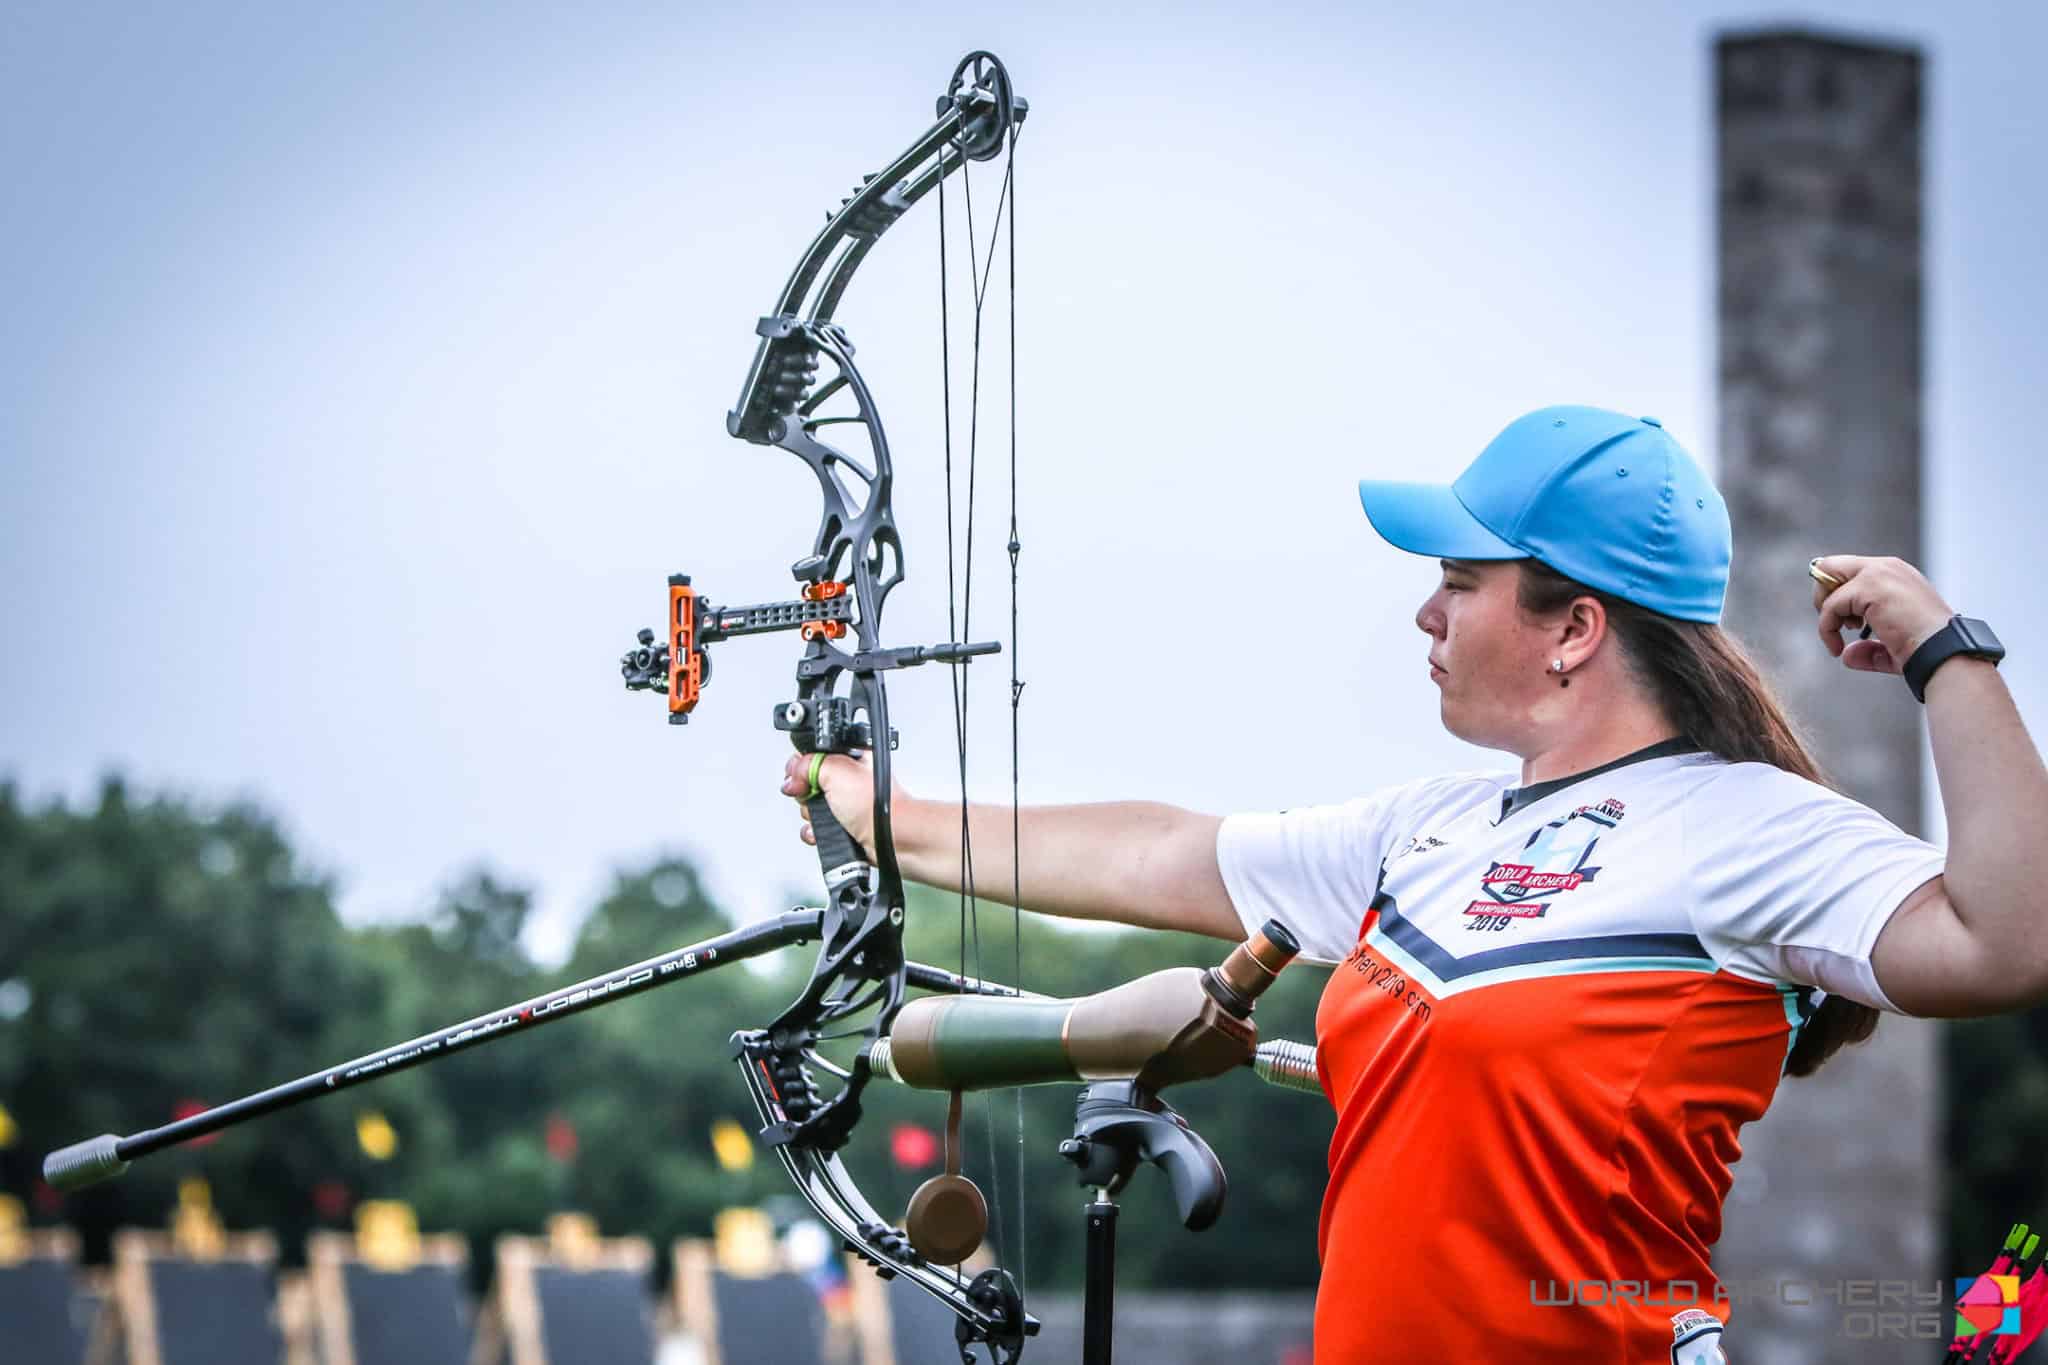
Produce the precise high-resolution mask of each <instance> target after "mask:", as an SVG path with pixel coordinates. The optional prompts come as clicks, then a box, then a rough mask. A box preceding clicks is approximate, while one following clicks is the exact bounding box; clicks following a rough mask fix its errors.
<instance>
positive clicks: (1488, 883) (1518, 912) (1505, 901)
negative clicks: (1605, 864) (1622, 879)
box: [1465, 798, 1621, 919]
mask: <svg viewBox="0 0 2048 1365" xmlns="http://www.w3.org/2000/svg"><path fill="white" fill-rule="evenodd" d="M1620 819H1621V803H1620V802H1619V801H1616V800H1613V799H1612V798H1609V799H1608V800H1606V801H1602V802H1600V803H1599V805H1597V806H1580V807H1579V808H1578V809H1577V810H1575V811H1573V812H1572V813H1571V814H1570V815H1567V816H1565V817H1564V818H1563V819H1561V820H1552V821H1551V822H1550V823H1549V824H1547V825H1545V826H1543V827H1542V828H1541V829H1539V830H1537V831H1536V832H1535V833H1533V834H1531V835H1530V836H1529V839H1528V842H1527V843H1525V844H1523V845H1522V855H1523V858H1524V859H1525V861H1521V862H1512V863H1507V862H1498V861H1496V862H1493V863H1490V864H1488V866H1487V869H1486V871H1485V873H1484V874H1483V875H1482V876H1481V877H1480V879H1479V889H1480V891H1481V893H1482V894H1483V895H1484V896H1485V897H1486V898H1487V899H1485V900H1476V901H1473V902H1472V903H1471V904H1469V905H1467V906H1466V907H1465V913H1466V914H1468V915H1487V916H1499V917H1507V918H1513V919H1540V918H1542V916H1543V914H1544V912H1545V911H1547V910H1549V909H1550V907H1551V905H1552V904H1553V903H1554V902H1551V901H1534V900H1531V899H1530V898H1531V897H1532V896H1539V895H1547V894H1551V893H1563V892H1568V891H1576V890H1578V889H1579V888H1580V887H1581V886H1583V885H1585V884H1586V883H1587V882H1590V881H1592V880H1593V878H1594V876H1595V875H1596V874H1597V873H1598V872H1599V871H1600V869H1599V868H1598V867H1595V866H1592V865H1591V859H1592V857H1593V848H1594V846H1595V845H1596V844H1598V843H1599V842H1600V835H1601V833H1602V831H1604V830H1609V829H1613V828H1614V826H1615V825H1616V824H1617V823H1618V822H1619V821H1620Z"/></svg>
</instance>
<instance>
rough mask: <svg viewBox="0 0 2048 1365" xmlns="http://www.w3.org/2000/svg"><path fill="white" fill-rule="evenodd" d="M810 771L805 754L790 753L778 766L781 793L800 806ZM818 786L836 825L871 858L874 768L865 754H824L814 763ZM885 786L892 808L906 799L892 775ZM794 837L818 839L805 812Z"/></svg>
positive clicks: (873, 821)
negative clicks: (782, 763) (786, 759)
mask: <svg viewBox="0 0 2048 1365" xmlns="http://www.w3.org/2000/svg"><path fill="white" fill-rule="evenodd" d="M810 770H811V755H809V754H791V755H790V758H789V762H788V763H786V764H784V765H783V768H782V794H783V795H784V796H789V797H794V798H795V799H796V802H797V804H798V806H799V807H800V808H801V807H802V805H803V804H804V802H805V801H806V799H807V798H808V797H809V794H810V783H809V774H810ZM818 785H819V787H821V788H822V789H823V790H824V794H825V804H826V805H827V806H829V807H830V808H831V811H832V816H833V818H834V819H836V820H837V821H839V825H840V828H842V829H844V830H845V831H846V832H847V834H848V835H850V836H851V837H852V839H853V841H854V842H855V843H856V844H858V845H860V847H861V848H862V849H863V850H864V851H865V852H866V853H867V854H868V856H869V857H870V858H872V857H873V856H874V842H873V840H874V833H875V770H874V766H873V764H872V762H871V761H870V760H869V759H868V758H867V756H866V755H862V756H861V757H859V758H852V757H848V756H847V755H845V754H827V755H825V760H824V762H822V763H820V764H819V765H818ZM889 786H890V792H889V804H890V806H891V808H892V809H893V808H895V807H899V806H901V805H903V804H904V803H905V802H906V801H908V800H909V799H910V793H908V792H906V791H904V790H903V785H902V784H901V783H899V782H896V781H895V780H894V779H893V778H892V779H891V781H890V784H889ZM798 837H800V838H801V839H802V840H803V841H804V842H805V843H807V844H813V845H815V844H816V843H817V842H818V838H817V833H816V832H815V831H814V830H813V829H812V828H811V822H810V819H809V818H808V815H807V816H806V818H805V820H804V822H803V827H802V829H801V830H800V831H799V832H798Z"/></svg>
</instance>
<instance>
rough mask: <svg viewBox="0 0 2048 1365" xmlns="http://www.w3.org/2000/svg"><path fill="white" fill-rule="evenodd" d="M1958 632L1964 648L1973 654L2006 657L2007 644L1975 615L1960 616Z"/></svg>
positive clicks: (1956, 623)
mask: <svg viewBox="0 0 2048 1365" xmlns="http://www.w3.org/2000/svg"><path fill="white" fill-rule="evenodd" d="M1955 625H1956V634H1958V635H1960V636H1962V638H1963V648H1964V649H1965V650H1966V651H1967V652H1969V653H1971V654H1989V655H1994V656H1997V657H2001V658H2002V657H2004V654H2005V646H2004V645H2002V644H2000V643H1999V642H1998V637H1997V636H1996V635H1994V634H1992V632H1991V627H1990V626H1988V625H1986V624H1985V623H1984V622H1982V621H1980V620H1978V619H1977V618H1976V617H1974V616H1958V617H1957V618H1956V621H1955Z"/></svg>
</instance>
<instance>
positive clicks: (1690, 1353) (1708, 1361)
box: [1671, 1308, 1728, 1365]
mask: <svg viewBox="0 0 2048 1365" xmlns="http://www.w3.org/2000/svg"><path fill="white" fill-rule="evenodd" d="M1724 1326H1725V1324H1723V1323H1722V1321H1721V1320H1720V1319H1719V1318H1717V1317H1715V1316H1714V1315H1713V1314H1712V1313H1709V1312H1707V1311H1706V1310H1705V1309H1703V1308H1688V1309H1686V1310H1685V1311H1684V1312H1682V1313H1673V1314H1672V1315H1671V1365H1728V1355H1727V1353H1726V1352H1725V1351H1723V1350H1722V1349H1721V1332H1722V1329H1723V1327H1724Z"/></svg>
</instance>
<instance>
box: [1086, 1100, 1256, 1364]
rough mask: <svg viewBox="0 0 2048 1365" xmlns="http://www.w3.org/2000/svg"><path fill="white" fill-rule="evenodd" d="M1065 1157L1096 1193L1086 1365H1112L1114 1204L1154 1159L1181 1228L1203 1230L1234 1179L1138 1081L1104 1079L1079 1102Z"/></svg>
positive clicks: (1091, 1208)
mask: <svg viewBox="0 0 2048 1365" xmlns="http://www.w3.org/2000/svg"><path fill="white" fill-rule="evenodd" d="M1060 1155H1061V1156H1063V1157H1065V1158H1066V1159H1067V1160H1069V1161H1071V1162H1073V1163H1074V1165H1075V1166H1077V1167H1079V1168H1080V1179H1081V1184H1083V1185H1084V1186H1087V1187H1089V1188H1091V1189H1093V1190H1094V1191H1095V1199H1094V1202H1092V1203H1090V1204H1089V1205H1087V1207H1086V1208H1085V1209H1084V1210H1083V1214H1084V1217H1085V1218H1086V1220H1087V1238H1088V1257H1087V1272H1086V1297H1085V1299H1084V1300H1083V1302H1084V1308H1083V1310H1082V1320H1081V1360H1082V1365H1109V1361H1110V1349H1111V1344H1112V1343H1111V1340H1110V1328H1111V1325H1112V1322H1113V1320H1114V1318H1115V1314H1116V1220H1117V1213H1118V1209H1117V1205H1116V1201H1115V1200H1114V1199H1112V1198H1111V1197H1110V1196H1112V1195H1115V1194H1118V1193H1121V1192H1122V1190H1123V1188H1124V1186H1126V1185H1128V1184H1129V1183H1130V1181H1131V1177H1132V1176H1133V1175H1135V1174H1136V1173H1137V1170H1138V1163H1139V1162H1141V1161H1149V1162H1151V1163H1152V1164H1153V1165H1155V1166H1157V1167H1159V1169H1160V1170H1162V1171H1164V1172H1165V1173H1166V1178H1167V1180H1168V1182H1169V1183H1170V1184H1171V1185H1172V1187H1173V1199H1174V1204H1175V1207H1176V1208H1177V1209H1178V1210H1179V1212H1180V1220H1181V1223H1182V1224H1183V1225H1184V1226H1185V1227H1186V1228H1187V1229H1188V1230H1189V1231H1190V1232H1200V1231H1202V1230H1203V1229H1204V1228H1207V1227H1208V1226H1210V1225H1211V1224H1213V1223H1214V1222H1215V1221H1216V1219H1217V1216H1218V1215H1219V1214H1221V1213H1222V1212H1223V1196H1224V1194H1225V1192H1226V1191H1227V1190H1228V1189H1229V1180H1228V1178H1227V1177H1226V1176H1225V1175H1224V1173H1223V1163H1222V1162H1221V1161H1218V1160H1217V1159H1216V1153H1215V1152H1213V1151H1211V1150H1210V1149H1209V1144H1208V1143H1206V1142H1204V1141H1202V1139H1201V1136H1200V1135H1199V1134H1197V1133H1196V1132H1195V1130H1194V1129H1192V1128H1190V1127H1188V1125H1187V1123H1186V1121H1185V1120H1183V1119H1182V1118H1181V1116H1180V1115H1179V1114H1176V1113H1174V1112H1173V1110H1171V1109H1169V1108H1167V1107H1166V1105H1165V1104H1164V1103H1162V1102H1161V1101H1160V1099H1159V1097H1158V1096H1157V1095H1154V1094H1153V1093H1152V1092H1150V1091H1149V1090H1146V1089H1145V1088H1144V1087H1143V1086H1141V1085H1139V1084H1138V1083H1137V1082H1135V1081H1098V1082H1096V1083H1095V1084H1093V1085H1090V1086H1088V1087H1086V1088H1085V1089H1083V1090H1082V1091H1081V1095H1080V1098H1079V1099H1078V1100H1077V1101H1076V1102H1075V1105H1074V1135H1073V1136H1072V1137H1070V1138H1068V1139H1067V1140H1066V1141H1064V1142H1062V1143H1060Z"/></svg>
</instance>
